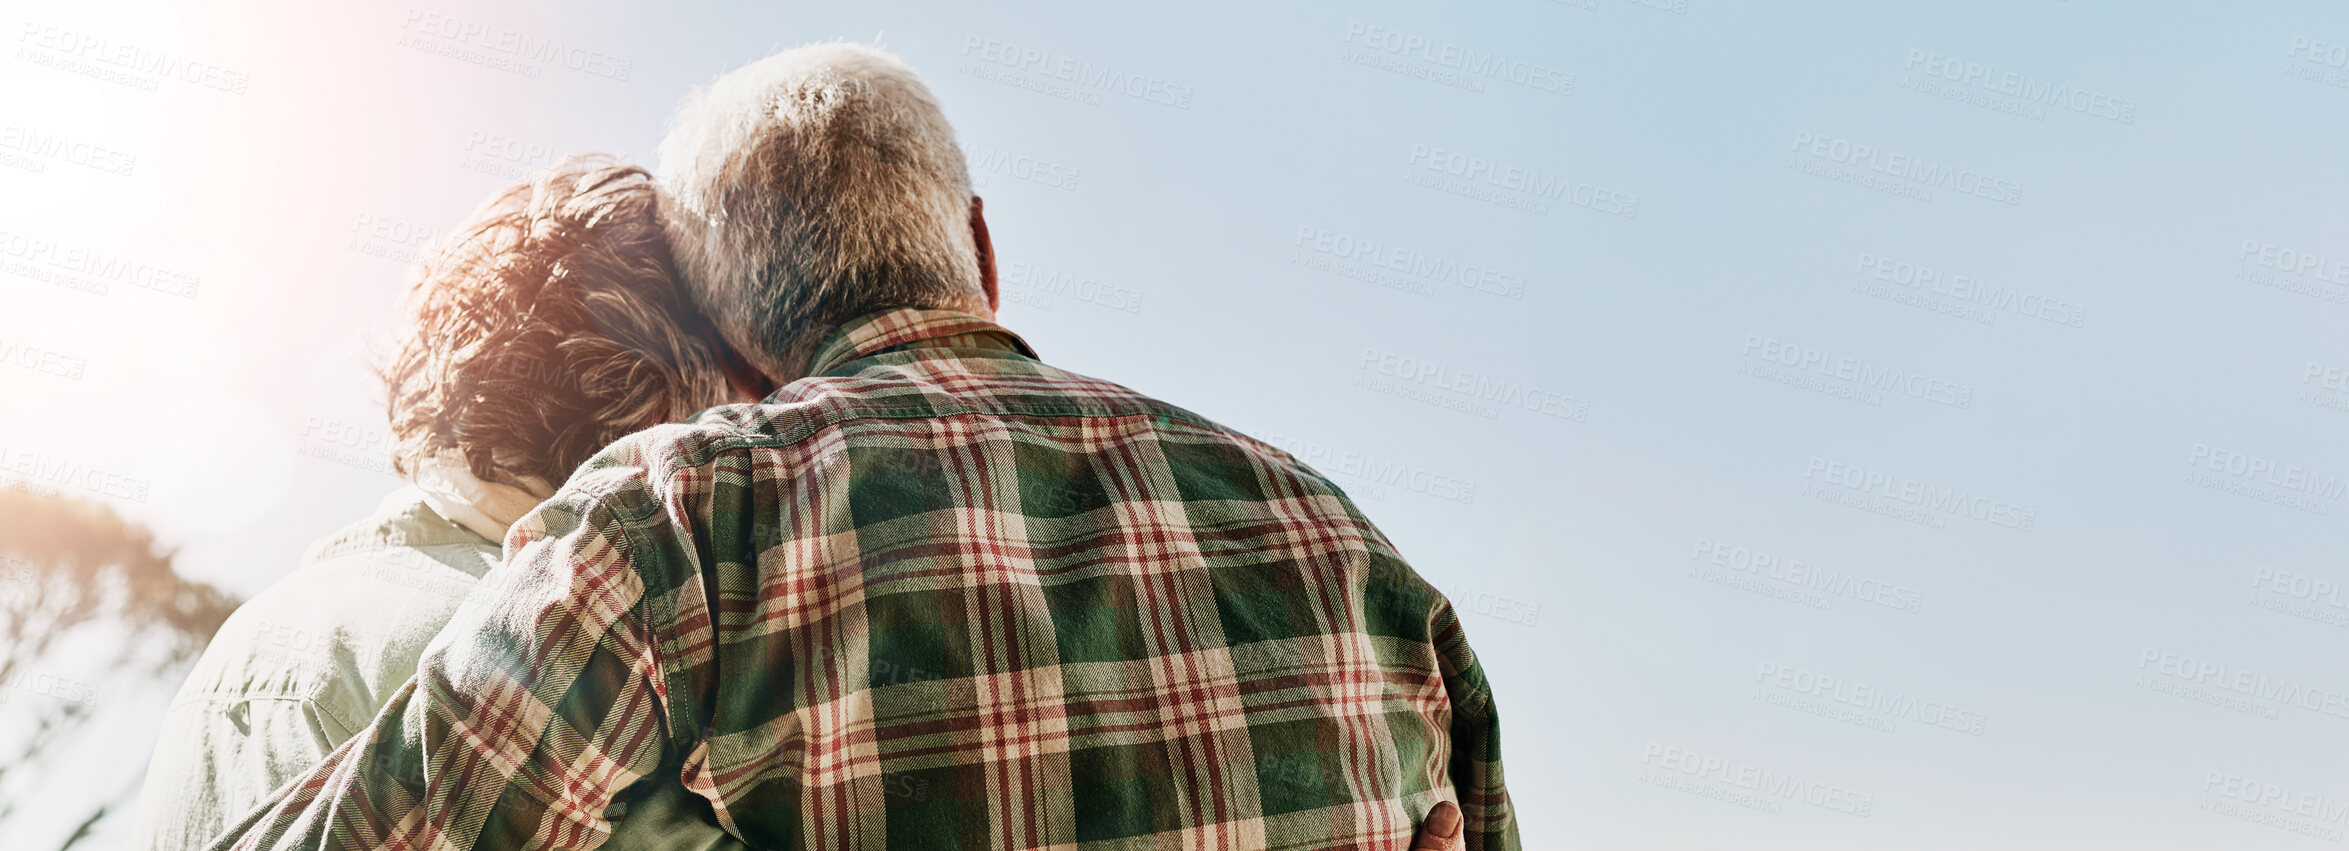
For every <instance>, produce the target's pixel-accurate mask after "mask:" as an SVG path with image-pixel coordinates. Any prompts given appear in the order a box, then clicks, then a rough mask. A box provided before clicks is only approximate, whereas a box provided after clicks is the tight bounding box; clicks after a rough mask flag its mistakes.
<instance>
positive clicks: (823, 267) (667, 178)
mask: <svg viewBox="0 0 2349 851" xmlns="http://www.w3.org/2000/svg"><path fill="white" fill-rule="evenodd" d="M660 173H661V177H662V181H663V183H664V184H665V185H666V187H667V189H668V193H667V197H665V198H664V199H663V203H664V205H665V209H664V210H663V212H664V213H665V214H666V215H665V216H664V218H665V219H666V221H667V223H668V232H669V240H670V243H671V246H672V248H673V250H674V251H675V254H676V258H677V267H678V274H679V276H680V277H681V278H682V279H683V281H684V283H685V289H686V291H687V292H688V293H691V294H692V297H693V300H694V301H695V302H696V303H697V304H699V305H700V306H701V309H702V310H703V311H705V312H706V313H707V314H708V315H709V316H710V318H711V319H712V320H713V321H714V322H715V323H716V325H717V327H718V330H719V332H720V333H721V334H723V335H724V336H725V338H726V341H727V342H728V343H730V344H732V345H733V346H734V348H735V349H736V350H737V351H739V352H740V353H741V354H742V356H743V357H744V358H745V359H746V360H748V361H750V362H751V363H752V364H753V365H755V366H757V367H758V368H759V370H760V371H761V372H764V373H766V374H767V375H768V377H770V378H773V379H775V380H777V381H790V380H793V379H796V378H798V377H800V375H801V374H803V373H804V372H805V371H806V369H807V368H808V363H807V361H808V359H809V358H810V357H811V356H813V354H814V351H815V347H816V346H817V345H819V344H821V343H822V342H823V337H824V336H825V335H826V334H828V333H829V332H830V331H832V330H833V329H835V328H837V327H838V326H839V325H840V324H841V323H843V322H846V321H848V320H850V319H853V318H855V317H857V316H859V315H862V314H865V313H869V312H872V311H876V310H882V309H887V308H892V307H932V308H949V309H956V310H965V311H970V312H973V313H980V314H984V313H986V312H987V299H986V294H985V290H984V289H983V287H982V286H981V284H980V280H979V266H978V260H977V257H978V254H977V246H976V244H975V243H974V242H973V241H972V236H971V222H970V215H971V211H970V203H971V180H970V172H969V171H967V170H966V168H965V167H964V165H963V157H962V149H961V147H959V146H957V145H956V144H955V141H954V129H953V128H952V127H949V126H948V125H947V123H946V116H945V114H944V113H943V112H941V111H940V110H939V108H938V103H937V101H936V100H935V99H933V98H932V97H931V96H930V90H929V88H928V87H927V86H924V85H922V81H921V78H920V77H919V76H916V75H915V74H914V72H913V69H912V68H909V67H906V65H905V63H904V62H902V61H899V60H898V58H897V57H895V56H892V55H890V54H888V53H886V52H884V51H882V50H879V49H877V48H873V47H867V46H864V45H859V44H845V43H833V44H817V45H809V46H806V47H800V48H796V49H793V50H786V51H784V52H782V53H778V54H775V55H773V56H769V57H767V58H765V59H761V60H759V61H757V62H753V63H751V64H749V65H745V66H743V67H742V68H739V69H736V70H735V71H733V72H731V73H728V74H726V75H725V76H722V77H719V78H718V79H717V80H715V81H713V82H711V83H710V84H709V86H707V87H705V88H703V89H701V90H699V91H696V92H695V93H694V94H693V95H692V96H691V97H689V98H687V99H686V102H685V105H684V106H683V107H682V108H680V109H679V110H678V113H677V117H676V119H675V120H674V121H673V122H671V124H670V127H669V134H668V136H667V138H664V139H662V140H661V148H660Z"/></svg>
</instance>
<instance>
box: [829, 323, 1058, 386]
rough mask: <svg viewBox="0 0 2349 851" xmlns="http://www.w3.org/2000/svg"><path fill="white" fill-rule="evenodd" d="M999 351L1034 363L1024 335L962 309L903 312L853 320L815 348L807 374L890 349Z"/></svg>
mask: <svg viewBox="0 0 2349 851" xmlns="http://www.w3.org/2000/svg"><path fill="white" fill-rule="evenodd" d="M907 348H957V349H962V348H981V349H1001V350H1004V351H1008V352H1015V353H1018V354H1020V355H1023V356H1025V357H1029V358H1034V357H1035V356H1036V350H1035V349H1032V348H1029V347H1028V341H1026V340H1022V339H1020V335H1018V334H1014V333H1012V332H1011V331H1010V330H1009V329H1006V328H1004V327H1003V326H1001V325H997V324H995V323H994V322H993V321H991V320H988V319H985V318H983V317H979V316H974V315H971V314H968V313H964V312H962V311H959V310H934V309H929V308H920V307H900V308H895V309H892V310H883V311H879V312H875V313H867V314H865V315H863V316H859V317H857V318H855V319H851V320H849V321H848V322H847V323H846V324H843V325H841V326H840V327H839V328H838V329H836V330H834V331H833V332H832V336H830V337H828V338H826V339H825V340H824V344H823V345H822V346H819V347H817V349H816V356H815V358H814V359H813V360H811V361H809V369H808V374H809V375H825V374H829V373H831V372H833V371H834V370H837V369H839V368H840V367H842V366H844V365H847V364H849V363H851V362H854V361H857V360H862V359H864V358H869V357H872V356H874V355H877V354H881V353H883V352H886V351H889V350H891V349H907Z"/></svg>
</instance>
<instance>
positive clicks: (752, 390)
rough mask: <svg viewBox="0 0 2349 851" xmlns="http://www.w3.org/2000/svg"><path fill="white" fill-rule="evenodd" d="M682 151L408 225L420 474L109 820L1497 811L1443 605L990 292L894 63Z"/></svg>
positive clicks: (1026, 820)
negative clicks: (1056, 361) (463, 218)
mask: <svg viewBox="0 0 2349 851" xmlns="http://www.w3.org/2000/svg"><path fill="white" fill-rule="evenodd" d="M660 169H661V171H660V178H659V180H658V181H656V180H655V179H654V178H653V177H652V176H651V175H650V174H648V173H646V172H645V171H644V170H642V169H638V168H634V167H630V166H624V165H618V164H614V163H613V162H611V161H609V160H603V159H593V158H574V159H572V160H569V161H566V162H564V163H563V164H560V165H557V166H555V167H554V168H552V169H550V170H549V171H547V172H545V173H543V174H540V175H537V176H535V177H533V178H532V179H531V180H529V181H528V182H526V183H524V184H522V185H518V186H515V187H512V188H510V189H507V190H505V191H503V192H501V193H500V194H498V195H497V196H496V197H495V198H493V199H492V200H491V201H490V202H489V203H488V204H487V205H485V206H484V207H482V208H481V209H480V210H479V211H478V212H476V213H475V214H474V217H473V219H472V220H471V221H469V222H467V223H466V224H465V225H464V226H463V227H461V228H459V229H458V230H457V231H456V232H455V233H454V234H453V235H452V237H451V238H450V239H449V242H448V244H447V245H446V246H445V247H444V249H443V250H442V251H440V252H439V253H438V254H436V255H435V256H434V257H433V258H431V259H430V260H429V261H428V262H427V264H426V267H425V269H424V273H423V275H422V276H421V278H420V279H419V281H418V283H417V284H416V287H415V290H414V292H412V293H411V294H410V298H409V300H408V304H409V307H408V309H407V312H406V315H405V316H404V317H403V320H402V327H401V330H400V333H399V335H398V343H397V349H396V352H395V353H394V354H393V356H392V357H391V358H390V360H389V363H388V365H387V368H386V369H385V370H384V377H385V380H386V384H387V385H388V396H389V404H390V415H391V425H390V428H391V434H392V444H393V457H394V459H395V462H396V466H397V469H398V470H399V472H400V473H401V474H402V476H403V478H405V479H407V481H408V483H409V484H408V486H407V487H403V488H402V489H400V490H399V491H397V492H395V493H393V494H392V495H391V496H390V497H388V498H387V499H385V500H384V502H383V503H382V505H381V507H380V508H379V509H378V510H377V511H376V513H375V515H374V516H373V517H370V518H368V519H366V520H364V521H362V522H360V523H358V524H356V525H353V526H351V527H349V528H347V529H345V530H343V531H341V532H339V533H336V534H334V535H331V536H329V537H328V538H326V539H325V540H322V541H320V542H318V543H317V544H316V545H314V546H313V547H312V548H311V550H310V552H309V554H308V555H307V557H306V558H305V562H304V564H303V565H302V566H301V568H300V569H298V570H295V571H294V572H293V573H292V574H290V575H289V576H288V577H287V578H286V579H284V580H283V581H282V582H280V583H279V584H277V585H276V586H274V587H272V588H270V589H269V590H267V591H266V592H264V593H262V594H261V595H260V596H258V597H256V598H255V599H254V600H253V601H252V602H250V603H248V604H246V605H245V607H244V608H243V609H241V610H239V611H238V613H237V614H236V616H235V617H234V618H232V619H231V620H230V621H229V624H228V625H227V626H226V627H224V628H223V629H222V630H221V632H220V633H219V635H218V636H217V637H216V638H215V639H214V640H213V644H212V646H211V647H210V648H208V649H207V650H206V651H205V654H204V656H203V659H202V660H201V661H200V662H199V663H198V664H197V667H196V669H195V671H194V672H193V673H192V674H191V676H190V677H189V680H188V682H187V684H186V685H185V686H183V687H182V689H181V691H180V693H179V696H178V697H177V698H176V699H175V700H174V702H173V705H172V707H171V709H170V715H169V717H168V719H167V721H166V724H165V727H164V730H163V733H162V736H161V738H160V740H159V741H158V743H157V746H156V753H155V756H154V758H153V762H152V765H151V767H150V769H149V775H148V777H147V781H146V788H145V790H144V792H143V793H142V800H141V802H140V809H141V813H140V815H139V817H138V821H137V825H136V826H135V827H134V830H135V832H136V836H135V837H134V842H135V843H137V845H136V846H135V847H139V848H142V849H145V848H152V849H160V850H161V851H187V850H188V849H199V848H207V847H210V848H216V849H281V848H305V849H309V848H338V849H339V848H397V849H409V850H410V851H459V850H460V849H544V848H566V849H586V848H594V847H599V846H608V847H611V848H615V849H621V851H627V849H637V848H827V849H883V848H886V849H911V848H941V849H943V848H973V849H976V848H1007V849H1008V848H1071V849H1073V848H1105V849H1106V848H1119V849H1143V848H1151V849H1164V848H1217V849H1221V848H1288V849H1337V848H1347V849H1379V851H1402V849H1404V848H1406V847H1410V848H1422V847H1424V848H1455V847H1465V848H1471V849H1485V848H1491V849H1502V848H1515V847H1517V829H1516V823H1515V819H1514V818H1513V816H1512V810H1511V806H1510V802H1509V799H1508V796H1507V793H1506V792H1505V791H1504V788H1503V784H1502V775H1501V765H1500V740H1499V725H1498V721H1497V719H1496V716H1495V713H1494V708H1493V702H1492V697H1491V692H1490V690H1489V688H1488V687H1487V684H1486V682H1485V678H1484V674H1483V672H1482V669H1480V668H1479V667H1478V666H1477V663H1476V657H1475V654H1474V653H1472V652H1471V651H1470V650H1469V647H1468V644H1467V641H1466V639H1465V637H1464V636H1463V634H1462V632H1461V628H1460V623H1459V620H1458V618H1457V617H1456V616H1455V614H1454V612H1453V610H1452V607H1451V605H1450V604H1449V603H1448V602H1446V601H1445V600H1444V598H1443V597H1442V595H1440V594H1438V593H1437V592H1436V591H1435V590H1434V589H1433V588H1432V587H1431V586H1429V585H1428V583H1426V582H1425V581H1423V580H1421V579H1420V577H1419V576H1418V575H1417V574H1416V573H1414V572H1413V571H1412V569H1411V567H1410V566H1409V565H1407V564H1406V563H1405V562H1404V560H1403V559H1402V557H1401V556H1399V555H1398V554H1397V553H1396V552H1395V550H1394V548H1393V547H1392V546H1391V545H1390V544H1389V543H1388V542H1387V540H1386V538H1385V537H1384V536H1382V535H1381V534H1380V533H1379V531H1378V530H1377V529H1376V528H1375V527H1373V526H1372V525H1371V523H1370V521H1369V520H1367V519H1365V518H1364V517H1363V515H1362V513H1361V512H1360V511H1359V510H1357V509H1356V507H1355V506H1354V504H1353V502H1352V501H1350V500H1349V499H1347V498H1346V496H1345V494H1344V493H1342V492H1341V491H1340V490H1339V489H1338V488H1337V487H1336V486H1335V485H1332V484H1331V483H1330V482H1329V480H1328V479H1326V478H1324V477H1322V476H1321V475H1320V474H1319V473H1317V472H1315V471H1313V470H1312V469H1310V468H1308V467H1306V466H1305V465H1304V464H1303V463H1300V462H1299V461H1297V460H1296V459H1294V458H1291V457H1290V456H1289V455H1287V454H1286V453H1283V452H1282V451H1280V450H1278V449H1275V448H1273V447H1271V446H1268V445H1266V444H1264V443H1262V442H1259V441H1257V440H1254V439H1252V438H1249V437H1247V436H1245V435H1242V434H1239V433H1237V432H1234V431H1232V430H1230V429H1227V428H1224V427H1222V426H1219V425H1217V424H1215V423H1214V422H1212V421H1209V420H1207V419H1205V418H1203V417H1201V416H1199V415H1197V414H1194V413H1191V412H1190V411H1187V410H1184V409H1182V408H1178V407H1175V406H1172V405H1169V404H1166V403H1164V402H1160V401H1157V400H1155V399H1151V398H1149V397H1146V396H1143V395H1141V394H1138V393H1136V392H1134V391H1132V390H1129V389H1127V388H1125V387H1122V386H1119V385H1116V384H1112V383H1109V382H1106V381H1101V380H1098V379H1093V378H1087V377H1085V376H1081V375H1077V374H1074V373H1070V372H1067V371H1064V370H1060V369H1056V368H1054V367H1052V366H1049V365H1047V364H1046V363H1045V362H1044V361H1043V360H1040V359H1039V356H1038V354H1037V353H1036V352H1035V351H1034V350H1032V349H1030V348H1029V347H1028V344H1027V343H1026V342H1024V341H1022V340H1021V339H1020V338H1019V337H1018V336H1017V335H1015V334H1013V333H1012V332H1010V331H1008V330H1005V329H1004V328H1002V327H1001V326H998V325H997V324H995V322H994V321H993V316H994V311H995V307H996V304H997V300H998V299H997V296H998V290H997V282H996V272H995V265H996V264H995V256H994V248H993V246H992V244H991V242H990V240H989V238H988V233H987V223H986V221H985V219H984V218H983V217H982V215H981V212H982V211H981V206H980V203H979V199H978V198H977V197H974V196H973V195H972V194H971V190H970V180H969V175H968V173H967V172H966V170H965V166H964V163H963V157H962V154H961V151H960V149H959V148H958V147H957V146H956V143H955V140H954V135H953V131H952V130H951V128H949V127H948V126H947V123H946V120H945V117H944V115H943V114H942V113H941V111H940V110H939V107H938V104H937V103H936V102H935V100H933V99H932V97H931V95H930V92H929V90H928V89H927V87H925V86H924V85H923V84H922V82H921V81H920V79H919V78H918V77H916V76H915V75H914V73H913V72H912V70H910V69H909V68H907V67H906V66H905V65H904V64H902V63H901V62H899V61H898V60H897V59H896V58H895V57H892V56H890V55H888V54H886V53H883V52H881V51H878V50H875V49H872V48H867V47H862V46H857V45H848V44H826V45H818V46H812V47H805V48H800V49H796V50H791V51H787V52H784V53H781V54H778V55H775V56H772V57H769V58H767V59H765V60H762V61H760V62H757V63H754V64H751V65H749V66H746V67H744V68H742V69H740V70H738V71H735V72H733V73H731V74H728V75H726V76H724V77H721V78H719V79H718V80H717V81H715V82H714V83H712V84H711V85H710V86H709V87H708V88H707V89H705V90H703V91H701V92H698V93H697V94H696V95H695V96H694V97H693V98H692V99H691V100H690V101H689V102H688V103H687V104H686V105H685V107H684V108H683V109H682V110H681V111H680V113H679V115H678V117H677V119H676V122H675V124H674V126H673V127H672V128H671V130H670V132H669V135H668V137H667V139H665V140H664V141H663V142H662V144H661V148H660ZM1218 333H1219V332H1218V331H1217V329H1213V328H1204V329H1201V334H1200V339H1199V340H1197V341H1194V342H1193V343H1192V344H1194V345H1212V344H1213V340H1214V339H1215V336H1216V334H1218ZM1264 377H1265V376H1263V375H1258V376H1256V378H1258V379H1262V378H1264ZM501 544H502V547H501ZM1423 820H1424V824H1423Z"/></svg>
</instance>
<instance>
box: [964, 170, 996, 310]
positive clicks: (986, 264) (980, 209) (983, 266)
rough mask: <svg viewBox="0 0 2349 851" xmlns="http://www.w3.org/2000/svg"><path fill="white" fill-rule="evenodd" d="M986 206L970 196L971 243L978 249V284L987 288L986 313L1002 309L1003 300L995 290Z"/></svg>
mask: <svg viewBox="0 0 2349 851" xmlns="http://www.w3.org/2000/svg"><path fill="white" fill-rule="evenodd" d="M986 210H987V204H986V202H984V201H981V200H980V199H979V196H977V195H973V196H971V242H972V243H973V244H976V245H977V246H978V247H979V284H980V285H981V286H984V287H986V288H987V311H988V312H989V313H993V312H995V311H997V310H1001V309H1003V298H1002V296H1001V295H1000V294H999V291H998V290H996V289H995V241H994V240H992V239H988V238H987V216H986Z"/></svg>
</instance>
